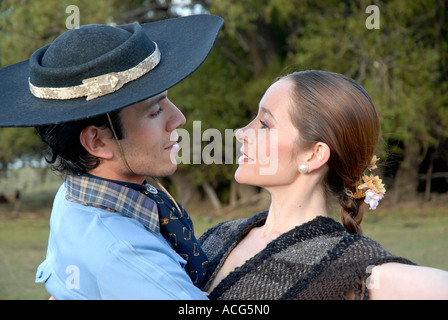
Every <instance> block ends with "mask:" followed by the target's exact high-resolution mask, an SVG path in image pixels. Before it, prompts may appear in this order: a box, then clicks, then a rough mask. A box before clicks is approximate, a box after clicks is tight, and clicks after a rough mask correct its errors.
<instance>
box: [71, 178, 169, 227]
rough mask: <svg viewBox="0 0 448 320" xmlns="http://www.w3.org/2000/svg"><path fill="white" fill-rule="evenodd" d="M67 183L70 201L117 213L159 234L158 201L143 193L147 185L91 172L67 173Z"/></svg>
mask: <svg viewBox="0 0 448 320" xmlns="http://www.w3.org/2000/svg"><path fill="white" fill-rule="evenodd" d="M65 183H66V187H67V193H66V198H67V200H68V201H72V202H76V203H80V204H82V205H85V206H91V207H99V208H102V209H106V210H109V211H113V212H118V213H120V214H122V215H124V216H127V217H129V218H132V219H135V220H137V221H139V222H140V223H142V224H143V225H144V226H145V227H146V228H148V229H149V230H151V231H153V232H155V233H160V225H159V213H158V208H157V204H156V202H155V201H154V200H152V199H151V198H149V197H147V196H145V195H144V194H142V193H141V192H140V191H144V190H146V185H137V184H132V183H124V182H119V181H111V180H106V179H102V178H98V177H95V176H92V175H89V174H84V175H68V176H67V179H66V182H65ZM133 187H136V190H134V188H133ZM138 190H140V191H138ZM156 191H157V189H156Z"/></svg>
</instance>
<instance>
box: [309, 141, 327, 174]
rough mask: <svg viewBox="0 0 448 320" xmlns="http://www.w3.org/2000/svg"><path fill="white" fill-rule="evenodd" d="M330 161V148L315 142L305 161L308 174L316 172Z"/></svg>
mask: <svg viewBox="0 0 448 320" xmlns="http://www.w3.org/2000/svg"><path fill="white" fill-rule="evenodd" d="M328 159H330V147H328V145H327V144H326V143H323V142H317V143H316V144H315V145H314V146H313V147H312V149H311V153H310V155H309V157H308V159H307V164H308V167H309V171H308V172H312V171H314V170H318V169H319V168H321V167H322V166H324V165H325V164H326V163H327V162H328Z"/></svg>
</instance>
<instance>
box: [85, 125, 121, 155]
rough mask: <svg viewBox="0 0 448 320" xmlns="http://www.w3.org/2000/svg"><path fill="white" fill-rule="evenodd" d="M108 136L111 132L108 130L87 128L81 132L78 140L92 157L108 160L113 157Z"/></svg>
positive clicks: (93, 127) (94, 127)
mask: <svg viewBox="0 0 448 320" xmlns="http://www.w3.org/2000/svg"><path fill="white" fill-rule="evenodd" d="M110 136H111V132H110V131H109V130H108V129H101V128H98V127H96V126H88V127H85V128H84V129H83V130H82V131H81V134H80V136H79V140H80V142H81V144H82V146H83V147H84V148H85V149H86V150H87V152H88V153H90V154H91V155H92V156H95V157H98V158H100V159H106V160H110V159H112V158H113V156H114V153H113V150H112V148H111V143H110V142H111V140H113V139H111V138H110Z"/></svg>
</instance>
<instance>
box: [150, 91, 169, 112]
mask: <svg viewBox="0 0 448 320" xmlns="http://www.w3.org/2000/svg"><path fill="white" fill-rule="evenodd" d="M163 99H166V93H164V94H161V95H158V96H155V97H154V98H151V99H149V104H148V109H149V108H152V107H153V106H155V105H156V104H158V103H159V102H160V101H162V100H163Z"/></svg>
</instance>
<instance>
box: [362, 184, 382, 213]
mask: <svg viewBox="0 0 448 320" xmlns="http://www.w3.org/2000/svg"><path fill="white" fill-rule="evenodd" d="M381 199H383V195H382V194H379V193H376V192H374V191H372V190H371V189H368V190H367V191H366V198H365V199H364V202H365V203H367V204H368V205H369V206H370V208H369V209H370V210H375V209H376V207H377V206H378V202H379V201H380V200H381Z"/></svg>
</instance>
